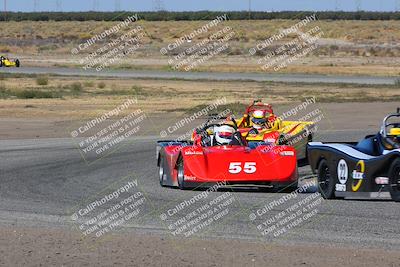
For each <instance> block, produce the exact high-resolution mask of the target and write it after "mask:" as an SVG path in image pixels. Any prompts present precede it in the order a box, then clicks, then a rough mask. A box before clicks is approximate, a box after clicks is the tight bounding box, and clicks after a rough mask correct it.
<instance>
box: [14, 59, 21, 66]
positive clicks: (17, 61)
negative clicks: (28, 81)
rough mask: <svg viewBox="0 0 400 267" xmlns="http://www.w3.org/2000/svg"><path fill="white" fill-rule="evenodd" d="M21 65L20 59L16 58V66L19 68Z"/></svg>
mask: <svg viewBox="0 0 400 267" xmlns="http://www.w3.org/2000/svg"><path fill="white" fill-rule="evenodd" d="M19 65H20V62H19V59H16V60H15V66H16V67H17V68H19Z"/></svg>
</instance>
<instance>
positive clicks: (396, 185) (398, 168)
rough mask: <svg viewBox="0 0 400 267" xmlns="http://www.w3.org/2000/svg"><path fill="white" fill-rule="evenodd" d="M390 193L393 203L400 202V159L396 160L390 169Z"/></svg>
mask: <svg viewBox="0 0 400 267" xmlns="http://www.w3.org/2000/svg"><path fill="white" fill-rule="evenodd" d="M389 192H390V196H391V197H392V199H393V201H396V202H400V158H397V159H395V160H394V161H393V162H392V164H391V165H390V168H389Z"/></svg>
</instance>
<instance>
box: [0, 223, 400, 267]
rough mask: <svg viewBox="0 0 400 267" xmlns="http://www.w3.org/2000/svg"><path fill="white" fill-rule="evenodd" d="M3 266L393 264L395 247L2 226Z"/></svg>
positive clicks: (0, 259) (399, 257) (397, 256)
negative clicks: (98, 234)
mask: <svg viewBox="0 0 400 267" xmlns="http://www.w3.org/2000/svg"><path fill="white" fill-rule="evenodd" d="M0 236H1V238H0V255H1V257H0V265H4V266H42V265H44V266H51V265H57V266H72V265H74V266H112V265H124V266H127V265H131V266H326V267H328V266H377V265H379V266H397V265H398V262H399V260H400V253H399V252H398V251H388V250H369V249H357V248H344V247H342V248H338V247H329V246H309V245H278V244H266V243H262V242H249V241H245V240H232V239H218V240H216V239H196V238H187V239H178V238H173V237H170V236H157V235H144V234H137V233H130V234H129V235H126V234H123V233H116V234H113V235H112V236H110V238H108V239H107V240H106V241H104V242H102V243H101V244H99V243H95V241H94V240H90V241H88V242H86V241H83V239H82V236H81V235H80V234H79V233H78V232H75V231H70V230H65V229H48V228H26V227H16V226H14V227H1V228H0Z"/></svg>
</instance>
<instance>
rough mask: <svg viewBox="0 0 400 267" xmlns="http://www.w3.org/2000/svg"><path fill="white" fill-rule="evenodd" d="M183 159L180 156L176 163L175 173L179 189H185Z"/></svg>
mask: <svg viewBox="0 0 400 267" xmlns="http://www.w3.org/2000/svg"><path fill="white" fill-rule="evenodd" d="M183 166H184V165H183V159H182V158H180V159H179V161H178V164H177V173H178V187H179V189H181V190H185V189H186V187H185V172H184V168H183Z"/></svg>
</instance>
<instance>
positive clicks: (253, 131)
mask: <svg viewBox="0 0 400 267" xmlns="http://www.w3.org/2000/svg"><path fill="white" fill-rule="evenodd" d="M249 134H259V132H258V130H257V129H256V128H252V129H251V130H250V131H249Z"/></svg>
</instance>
